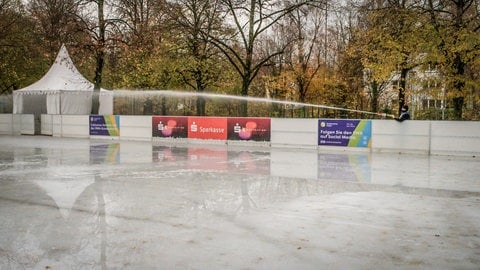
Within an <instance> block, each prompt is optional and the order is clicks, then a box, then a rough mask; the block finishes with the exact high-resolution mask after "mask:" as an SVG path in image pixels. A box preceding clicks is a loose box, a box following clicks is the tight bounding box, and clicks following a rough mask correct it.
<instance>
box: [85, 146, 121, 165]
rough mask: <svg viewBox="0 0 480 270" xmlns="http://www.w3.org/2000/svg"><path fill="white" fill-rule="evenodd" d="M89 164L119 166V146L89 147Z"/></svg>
mask: <svg viewBox="0 0 480 270" xmlns="http://www.w3.org/2000/svg"><path fill="white" fill-rule="evenodd" d="M90 163H92V164H103V163H107V164H119V163H120V144H119V143H110V144H97V145H92V144H91V145H90Z"/></svg>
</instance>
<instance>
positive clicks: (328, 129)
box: [318, 119, 372, 147]
mask: <svg viewBox="0 0 480 270" xmlns="http://www.w3.org/2000/svg"><path fill="white" fill-rule="evenodd" d="M371 139H372V121H371V120H350V119H346V120H344V119H319V120H318V145H326V146H344V147H345V146H348V147H370V146H371Z"/></svg>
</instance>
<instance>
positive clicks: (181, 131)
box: [152, 116, 188, 138]
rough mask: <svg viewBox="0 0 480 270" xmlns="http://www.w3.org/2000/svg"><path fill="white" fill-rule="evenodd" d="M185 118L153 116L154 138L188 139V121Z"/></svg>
mask: <svg viewBox="0 0 480 270" xmlns="http://www.w3.org/2000/svg"><path fill="white" fill-rule="evenodd" d="M187 119H188V118H187V117H184V116H153V117H152V136H153V137H164V138H166V137H171V138H187V134H188V132H187V131H188V126H187V125H188V121H187Z"/></svg>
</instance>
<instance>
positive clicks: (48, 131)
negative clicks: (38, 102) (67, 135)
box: [40, 114, 53, 135]
mask: <svg viewBox="0 0 480 270" xmlns="http://www.w3.org/2000/svg"><path fill="white" fill-rule="evenodd" d="M40 119H41V120H40V123H41V134H42V135H53V114H42V115H41V116H40Z"/></svg>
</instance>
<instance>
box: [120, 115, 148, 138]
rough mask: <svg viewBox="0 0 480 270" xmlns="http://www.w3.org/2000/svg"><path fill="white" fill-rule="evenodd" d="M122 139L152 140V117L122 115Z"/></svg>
mask: <svg viewBox="0 0 480 270" xmlns="http://www.w3.org/2000/svg"><path fill="white" fill-rule="evenodd" d="M120 139H124V140H151V139H152V116H147V115H145V116H143V115H137V116H133V115H121V116H120Z"/></svg>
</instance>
